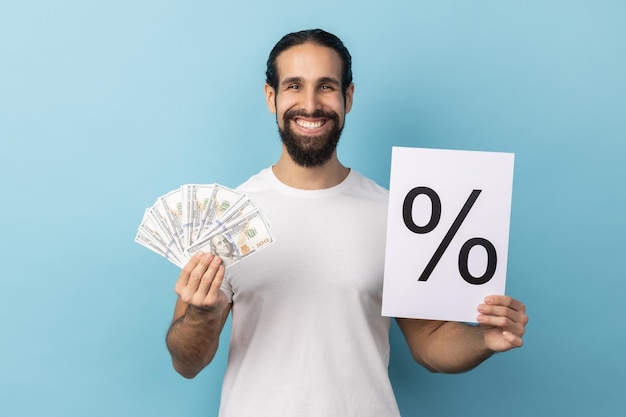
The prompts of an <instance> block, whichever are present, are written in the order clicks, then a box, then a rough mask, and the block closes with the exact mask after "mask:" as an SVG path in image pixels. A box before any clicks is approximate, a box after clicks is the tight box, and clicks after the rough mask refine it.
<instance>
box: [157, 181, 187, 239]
mask: <svg viewBox="0 0 626 417" xmlns="http://www.w3.org/2000/svg"><path fill="white" fill-rule="evenodd" d="M156 205H157V206H158V205H160V206H161V207H162V209H163V210H162V212H163V213H164V214H165V217H166V219H167V221H168V223H169V225H170V230H171V231H172V234H173V235H174V237H175V238H176V239H177V240H178V241H179V242H181V244H180V245H179V246H180V247H181V248H182V242H184V241H185V232H184V230H183V223H184V222H185V220H184V219H183V216H184V211H183V194H182V187H181V188H178V189H176V190H173V191H170V192H169V193H167V194H165V195H164V196H162V197H160V198H159V199H158V200H157V204H156Z"/></svg>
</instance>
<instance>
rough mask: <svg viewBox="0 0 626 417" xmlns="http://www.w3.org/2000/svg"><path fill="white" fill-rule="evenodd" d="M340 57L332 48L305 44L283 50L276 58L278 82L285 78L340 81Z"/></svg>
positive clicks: (341, 64) (341, 65)
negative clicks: (332, 79) (333, 79)
mask: <svg viewBox="0 0 626 417" xmlns="http://www.w3.org/2000/svg"><path fill="white" fill-rule="evenodd" d="M342 67H343V63H342V61H341V57H340V56H339V54H338V53H337V51H335V50H334V49H332V48H329V47H326V46H321V45H316V44H313V43H305V44H302V45H296V46H292V47H291V48H288V49H285V50H284V51H283V52H281V53H280V54H279V55H278V57H277V58H276V69H277V70H278V79H279V82H280V81H281V80H283V79H285V78H294V77H298V78H303V79H312V80H315V79H319V78H329V77H330V78H335V79H337V80H338V81H340V80H341V73H342V70H343V68H342Z"/></svg>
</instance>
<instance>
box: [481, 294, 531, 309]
mask: <svg viewBox="0 0 626 417" xmlns="http://www.w3.org/2000/svg"><path fill="white" fill-rule="evenodd" d="M485 304H488V305H499V306H504V307H508V308H510V309H512V310H515V311H522V312H525V311H526V306H525V305H524V304H523V303H522V302H520V301H518V300H516V299H515V298H513V297H510V296H508V295H489V296H487V297H485Z"/></svg>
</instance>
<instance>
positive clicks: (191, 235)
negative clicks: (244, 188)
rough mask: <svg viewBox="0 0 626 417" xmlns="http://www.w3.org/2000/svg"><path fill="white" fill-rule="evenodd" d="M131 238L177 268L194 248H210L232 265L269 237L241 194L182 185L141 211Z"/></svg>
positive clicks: (267, 228) (219, 187) (263, 221)
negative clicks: (137, 226)
mask: <svg viewBox="0 0 626 417" xmlns="http://www.w3.org/2000/svg"><path fill="white" fill-rule="evenodd" d="M135 241H136V242H137V243H139V244H141V245H143V246H145V247H147V248H148V249H150V250H152V251H154V252H156V253H158V254H159V255H161V256H164V257H165V258H167V259H168V260H170V261H171V262H173V263H174V264H176V265H178V266H179V267H180V268H182V267H183V266H184V265H185V264H186V263H187V261H188V260H189V258H190V257H191V256H193V254H194V253H196V252H198V251H203V252H205V253H206V252H209V251H210V252H212V253H214V254H216V255H219V256H220V258H222V261H223V263H224V265H226V266H228V265H232V264H234V263H236V262H238V261H240V260H241V259H243V258H245V257H247V256H249V255H251V254H253V253H255V252H258V251H259V250H261V249H263V248H265V247H267V246H268V245H269V244H271V243H273V242H274V238H273V237H272V234H271V231H270V225H269V223H268V222H267V220H266V219H265V217H264V216H263V214H262V213H261V211H260V210H259V209H258V208H257V207H256V206H255V205H254V204H253V203H252V201H251V200H250V199H249V198H248V197H247V196H246V195H245V194H241V193H238V192H237V191H235V190H231V189H230V188H227V187H224V186H222V185H219V184H208V185H199V184H187V185H183V186H181V187H180V188H178V189H176V190H173V191H170V192H169V193H167V194H165V195H164V196H162V197H159V198H158V199H157V201H156V202H155V203H154V205H153V206H152V207H150V208H148V209H147V210H146V211H145V213H144V216H143V220H142V221H141V225H140V226H139V230H138V231H137V236H136V237H135Z"/></svg>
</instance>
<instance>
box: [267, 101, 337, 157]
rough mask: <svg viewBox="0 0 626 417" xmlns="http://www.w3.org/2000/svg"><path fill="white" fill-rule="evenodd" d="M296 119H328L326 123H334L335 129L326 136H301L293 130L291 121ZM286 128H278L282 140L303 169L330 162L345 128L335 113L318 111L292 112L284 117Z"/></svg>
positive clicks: (290, 154)
mask: <svg viewBox="0 0 626 417" xmlns="http://www.w3.org/2000/svg"><path fill="white" fill-rule="evenodd" d="M295 117H310V118H322V117H323V118H326V119H327V120H326V123H332V124H333V127H332V129H331V130H330V132H328V133H327V134H325V135H319V136H300V135H298V134H296V133H295V132H294V131H293V130H292V129H291V124H290V121H291V120H292V119H294V118H295ZM283 123H284V126H285V128H284V129H281V128H280V126H278V132H279V133H280V139H281V140H282V142H283V145H285V148H286V149H287V153H289V156H291V159H293V161H294V162H295V163H296V164H297V165H300V166H302V167H306V168H313V167H319V166H322V165H324V164H325V163H326V162H328V161H329V160H330V158H331V157H332V156H333V154H334V153H335V150H336V149H337V144H338V143H339V137H340V136H341V132H342V130H343V126H340V125H339V116H338V115H337V113H335V112H323V111H321V110H316V111H315V112H313V114H306V113H305V112H303V111H298V110H292V111H288V112H286V113H285V114H284V115H283Z"/></svg>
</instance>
